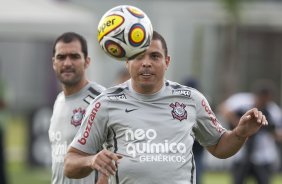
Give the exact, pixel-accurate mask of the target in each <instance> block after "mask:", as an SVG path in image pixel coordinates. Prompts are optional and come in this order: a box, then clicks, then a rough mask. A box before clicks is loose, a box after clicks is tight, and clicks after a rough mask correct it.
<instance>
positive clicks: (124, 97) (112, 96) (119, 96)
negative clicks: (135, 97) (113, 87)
mask: <svg viewBox="0 0 282 184" xmlns="http://www.w3.org/2000/svg"><path fill="white" fill-rule="evenodd" d="M108 97H109V98H110V99H111V100H124V99H126V96H125V94H120V95H111V96H108Z"/></svg>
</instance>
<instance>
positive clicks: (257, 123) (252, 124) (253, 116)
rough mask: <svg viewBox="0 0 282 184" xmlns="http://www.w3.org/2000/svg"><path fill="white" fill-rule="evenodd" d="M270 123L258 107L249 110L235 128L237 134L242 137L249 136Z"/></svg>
mask: <svg viewBox="0 0 282 184" xmlns="http://www.w3.org/2000/svg"><path fill="white" fill-rule="evenodd" d="M266 125H268V122H267V120H266V118H265V115H263V114H262V112H261V111H259V110H258V109H257V108H253V109H251V110H249V111H247V112H246V113H245V114H244V115H243V116H242V117H241V118H240V121H239V123H238V125H237V127H236V128H235V129H234V131H235V134H236V135H237V136H238V137H241V138H247V137H249V136H251V135H253V134H254V133H256V132H257V131H258V130H259V129H260V128H261V127H262V126H266Z"/></svg>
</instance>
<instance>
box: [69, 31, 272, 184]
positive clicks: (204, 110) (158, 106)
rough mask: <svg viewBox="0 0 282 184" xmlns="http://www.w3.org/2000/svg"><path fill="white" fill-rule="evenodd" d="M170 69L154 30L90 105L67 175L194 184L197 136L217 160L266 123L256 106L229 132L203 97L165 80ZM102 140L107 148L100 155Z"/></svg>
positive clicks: (125, 183)
mask: <svg viewBox="0 0 282 184" xmlns="http://www.w3.org/2000/svg"><path fill="white" fill-rule="evenodd" d="M169 64H170V57H169V55H168V52H167V45H166V42H165V40H164V38H163V37H162V36H161V35H160V34H159V33H157V32H155V31H154V33H153V38H152V42H151V44H150V46H149V48H148V49H147V50H146V51H145V52H144V53H143V54H141V55H138V56H137V57H135V58H134V59H129V60H127V61H126V66H127V68H128V71H129V73H130V76H131V79H129V80H128V81H127V82H125V83H123V84H120V85H117V86H114V87H112V88H109V89H107V90H105V91H104V92H103V93H102V94H101V95H100V96H99V97H98V98H96V99H95V100H94V101H93V103H92V104H91V105H90V106H89V109H88V110H87V113H86V116H85V118H84V121H83V123H82V125H81V128H80V130H79V132H78V133H77V135H76V137H75V138H74V140H73V142H72V143H71V145H70V148H69V150H68V153H67V155H66V157H65V167H64V173H65V175H66V176H68V177H72V178H81V177H85V176H87V175H88V174H90V173H91V172H93V171H94V170H96V171H99V172H101V173H103V174H105V175H108V176H109V175H111V176H114V178H115V182H116V183H120V184H132V183H134V184H147V183H152V182H153V183H169V184H179V183H186V184H195V180H196V173H195V163H194V160H193V153H192V145H193V143H194V139H197V140H198V142H199V143H200V144H201V145H203V146H204V147H205V148H206V149H207V150H208V151H209V152H210V153H211V154H213V155H214V156H216V157H218V158H228V157H230V156H232V155H234V154H235V153H236V152H237V151H238V150H239V149H240V148H241V146H242V145H243V144H244V143H245V142H246V140H247V138H248V137H249V136H251V135H253V134H255V133H256V132H257V131H258V130H259V129H260V128H261V127H262V126H266V125H267V124H268V122H267V120H266V118H265V116H264V115H263V114H262V112H261V111H258V110H257V109H256V108H254V109H251V110H249V111H248V112H246V113H245V114H244V115H243V116H242V117H241V119H240V121H239V123H238V125H237V127H236V128H235V129H233V130H232V131H229V130H226V129H225V128H223V127H222V126H221V124H220V123H219V121H218V120H217V118H216V116H215V115H214V113H213V111H212V110H211V107H210V106H209V103H208V101H207V100H206V98H205V97H204V95H203V94H202V93H200V92H199V91H197V90H196V89H193V88H190V87H187V86H183V85H180V84H178V83H176V82H172V81H169V80H166V79H165V72H166V70H167V68H168V66H169ZM82 139H83V140H84V141H83V142H82V141H80V140H82ZM104 142H106V143H107V145H110V146H111V151H109V150H103V151H101V152H99V153H97V152H98V150H99V149H100V148H101V147H102V144H103V143H104Z"/></svg>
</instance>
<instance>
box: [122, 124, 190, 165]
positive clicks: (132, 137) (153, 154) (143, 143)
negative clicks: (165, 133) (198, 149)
mask: <svg viewBox="0 0 282 184" xmlns="http://www.w3.org/2000/svg"><path fill="white" fill-rule="evenodd" d="M157 136H158V134H157V131H156V130H154V129H148V130H144V129H136V130H132V129H127V130H126V131H125V140H126V141H127V142H128V144H127V146H126V152H127V153H128V154H129V155H131V156H132V157H133V158H136V157H138V158H139V161H140V162H186V159H185V156H184V154H185V153H186V152H187V148H186V145H185V144H184V143H182V142H171V141H169V140H167V139H165V140H163V141H162V142H154V141H155V140H156V138H157Z"/></svg>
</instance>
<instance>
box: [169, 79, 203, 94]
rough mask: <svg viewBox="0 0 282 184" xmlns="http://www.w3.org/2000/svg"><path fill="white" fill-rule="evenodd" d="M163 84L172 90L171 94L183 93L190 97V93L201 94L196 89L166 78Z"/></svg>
mask: <svg viewBox="0 0 282 184" xmlns="http://www.w3.org/2000/svg"><path fill="white" fill-rule="evenodd" d="M165 85H166V87H167V88H169V90H171V91H172V94H174V95H184V96H188V97H191V96H192V95H195V94H196V95H199V94H201V93H200V92H199V91H198V90H197V89H195V88H192V87H189V86H185V85H182V84H180V83H177V82H174V81H169V80H166V82H165Z"/></svg>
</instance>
